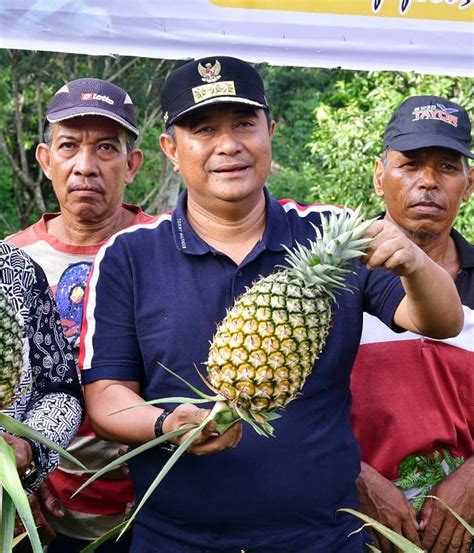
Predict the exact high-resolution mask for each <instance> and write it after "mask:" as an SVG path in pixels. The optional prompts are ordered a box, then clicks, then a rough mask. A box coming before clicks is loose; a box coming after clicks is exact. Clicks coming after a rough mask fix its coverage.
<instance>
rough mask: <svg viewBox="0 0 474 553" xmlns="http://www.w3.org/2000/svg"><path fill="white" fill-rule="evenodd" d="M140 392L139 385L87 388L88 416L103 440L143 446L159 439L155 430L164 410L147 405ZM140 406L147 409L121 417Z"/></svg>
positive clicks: (102, 383)
mask: <svg viewBox="0 0 474 553" xmlns="http://www.w3.org/2000/svg"><path fill="white" fill-rule="evenodd" d="M138 390H139V388H138V384H137V383H135V382H120V381H112V380H109V381H107V380H102V381H98V382H94V383H92V384H87V385H86V386H85V387H84V396H85V399H86V407H87V413H88V415H89V419H90V422H91V425H92V428H93V429H94V431H95V432H96V434H97V435H98V436H99V437H101V438H104V439H108V440H114V441H117V442H120V443H124V444H142V443H145V442H148V441H149V440H152V439H153V438H154V437H155V433H154V426H155V422H156V419H157V418H158V416H159V415H160V413H161V412H162V409H160V408H157V407H153V406H152V405H145V401H144V399H143V398H142V397H140V395H139V394H138ZM136 405H143V406H142V407H137V408H135V409H128V410H127V411H122V412H120V413H117V411H121V410H122V409H126V408H127V407H131V406H136ZM112 413H114V414H112Z"/></svg>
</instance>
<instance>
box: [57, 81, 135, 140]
mask: <svg viewBox="0 0 474 553" xmlns="http://www.w3.org/2000/svg"><path fill="white" fill-rule="evenodd" d="M81 115H101V116H103V117H108V118H109V119H113V120H114V121H117V123H120V125H122V126H123V127H125V128H126V129H128V130H129V131H131V132H132V133H133V134H134V135H135V136H138V135H139V130H138V126H137V118H136V115H135V109H134V107H133V102H132V100H131V98H130V96H129V95H128V94H127V92H126V91H125V90H123V89H122V88H120V87H119V86H117V85H114V84H112V83H109V82H107V81H103V80H102V79H93V78H87V79H77V80H76V81H71V82H70V83H67V84H65V85H64V86H62V87H61V88H60V89H59V90H58V91H57V92H56V94H55V95H54V96H53V99H52V100H51V103H50V104H49V107H48V112H47V114H46V120H47V121H48V122H49V123H58V122H59V121H64V120H66V119H72V118H73V117H79V116H81Z"/></svg>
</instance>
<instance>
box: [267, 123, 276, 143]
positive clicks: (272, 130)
mask: <svg viewBox="0 0 474 553" xmlns="http://www.w3.org/2000/svg"><path fill="white" fill-rule="evenodd" d="M275 129H276V123H275V121H273V119H272V120H271V122H270V127H269V131H270V138H273V135H274V134H275Z"/></svg>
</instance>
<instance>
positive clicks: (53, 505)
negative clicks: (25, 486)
mask: <svg viewBox="0 0 474 553" xmlns="http://www.w3.org/2000/svg"><path fill="white" fill-rule="evenodd" d="M38 493H39V496H40V499H41V503H42V505H43V506H44V508H45V509H46V511H48V513H51V514H52V515H53V516H55V517H59V518H61V517H63V516H64V515H65V514H66V513H65V510H64V507H63V504H62V503H61V501H60V499H59V497H58V496H57V495H56V493H55V492H54V491H52V490H51V489H50V488H49V487H48V486H47V485H46V484H43V485H42V486H41V487H40V489H39V490H38Z"/></svg>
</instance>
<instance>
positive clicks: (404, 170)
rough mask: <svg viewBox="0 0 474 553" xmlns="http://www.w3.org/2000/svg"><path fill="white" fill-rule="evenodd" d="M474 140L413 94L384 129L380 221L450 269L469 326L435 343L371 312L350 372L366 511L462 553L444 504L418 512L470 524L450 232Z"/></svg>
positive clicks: (473, 368) (461, 270)
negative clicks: (459, 314) (460, 316)
mask: <svg viewBox="0 0 474 553" xmlns="http://www.w3.org/2000/svg"><path fill="white" fill-rule="evenodd" d="M470 144H471V125H470V121H469V117H468V115H467V113H466V110H465V109H464V108H462V107H461V106H460V105H458V104H456V103H454V102H450V101H449V100H446V99H444V98H439V97H436V96H415V97H412V98H409V99H408V100H406V101H405V102H404V103H403V104H401V106H400V107H399V108H398V109H397V110H396V111H395V113H394V114H393V116H392V118H391V120H390V122H389V123H388V125H387V128H386V131H385V151H384V154H383V158H382V159H381V160H379V161H377V162H376V166H375V172H374V186H375V192H376V194H377V195H378V196H380V197H383V199H384V201H385V205H386V213H385V219H387V220H389V221H392V222H394V223H395V224H396V225H397V226H398V227H399V228H400V229H401V230H402V231H403V232H404V233H405V234H406V235H407V236H408V237H409V238H410V239H411V240H413V241H414V242H415V243H416V244H417V245H418V246H419V247H420V248H422V249H423V250H424V251H425V252H426V253H427V254H428V255H429V256H430V257H431V259H433V260H434V261H436V263H438V264H439V265H441V266H442V267H444V268H445V269H446V271H448V272H449V274H450V275H451V277H452V278H453V280H454V281H455V283H456V287H457V289H458V292H459V295H460V297H461V300H462V303H463V305H464V315H465V322H464V328H463V330H462V332H461V333H460V334H459V335H458V336H457V337H456V338H454V339H450V340H444V341H440V340H437V341H434V340H430V339H428V338H420V336H418V335H416V334H412V333H410V332H407V333H402V334H395V333H393V332H391V331H390V330H389V329H388V328H386V327H385V328H384V327H383V325H380V324H379V322H378V320H377V319H375V318H374V317H371V316H370V315H366V316H365V319H364V329H363V334H362V340H361V348H360V350H359V354H358V357H357V360H356V363H355V365H354V369H353V372H352V391H353V396H354V406H353V413H352V417H353V423H354V430H355V433H356V436H357V437H358V438H359V441H360V444H361V450H362V459H363V460H364V461H365V463H364V465H363V469H362V473H361V477H360V478H359V489H360V496H361V500H362V504H363V508H364V510H365V511H366V512H367V513H368V514H370V515H372V516H375V517H376V518H377V519H379V520H381V521H382V522H384V523H386V524H388V525H389V526H390V527H392V528H393V529H394V530H396V531H399V532H402V533H403V534H404V535H405V536H406V537H407V538H409V539H411V540H412V541H413V542H415V543H417V545H419V546H422V547H423V548H424V549H427V550H429V551H430V552H433V553H441V552H444V551H456V552H462V553H467V552H468V551H469V544H470V543H471V536H470V535H469V533H468V532H467V530H465V529H464V527H463V526H462V525H461V524H459V523H457V521H456V520H455V519H454V517H452V516H451V515H449V513H448V512H447V511H446V510H445V509H444V507H443V506H442V505H441V504H440V503H439V502H436V501H434V500H432V499H427V500H426V501H424V504H423V497H424V496H425V495H426V494H434V495H437V496H438V497H440V498H441V499H443V500H444V501H446V502H447V503H448V504H449V505H450V506H451V507H453V508H454V509H455V510H456V511H457V512H458V513H459V514H461V515H462V516H463V517H465V519H466V520H467V521H468V522H470V523H471V524H472V523H473V522H474V457H473V454H474V247H473V246H472V245H470V244H469V243H468V242H467V241H466V240H465V239H464V238H463V237H462V236H461V235H460V234H459V233H458V232H457V231H456V230H454V229H453V228H452V226H453V223H454V220H455V218H456V215H457V213H458V210H459V207H460V205H461V203H462V202H466V201H468V200H469V197H470V195H471V193H472V180H473V169H472V168H470V167H469V163H468V158H473V157H474V155H473V154H472V153H471V151H470ZM442 294H443V290H441V289H440V290H439V295H440V296H441V295H442ZM463 459H464V463H463V462H462V461H463ZM393 481H395V485H394V484H393V483H392V482H393ZM399 489H402V490H403V491H404V493H402V492H401V491H400V490H399ZM417 511H419V513H417ZM377 539H378V542H379V545H380V546H382V550H383V551H384V552H385V551H395V548H394V547H392V546H390V544H389V543H388V542H387V541H386V540H384V539H383V538H382V537H380V536H379V537H378V538H377Z"/></svg>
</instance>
